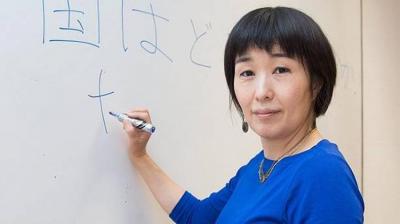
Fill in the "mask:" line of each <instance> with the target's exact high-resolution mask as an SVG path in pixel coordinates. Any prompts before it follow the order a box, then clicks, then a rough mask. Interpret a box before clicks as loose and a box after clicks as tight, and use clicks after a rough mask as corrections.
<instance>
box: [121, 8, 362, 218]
mask: <svg viewBox="0 0 400 224" xmlns="http://www.w3.org/2000/svg"><path fill="white" fill-rule="evenodd" d="M225 76H226V80H227V84H228V88H229V91H230V95H231V100H232V101H233V103H234V105H235V107H236V109H237V110H238V112H239V113H240V115H241V117H242V118H243V126H242V128H243V131H244V132H247V129H248V127H250V128H251V129H252V130H253V131H254V132H255V133H256V134H257V135H259V136H260V140H261V144H262V147H263V150H262V151H261V152H260V153H258V154H257V155H256V156H255V157H254V158H252V159H251V160H250V161H249V163H248V164H246V165H244V166H242V167H241V168H240V169H239V170H238V172H237V174H236V175H235V176H234V177H233V178H232V179H231V180H230V181H229V182H228V183H227V184H226V186H225V187H224V188H223V189H221V190H219V191H218V192H215V193H212V194H211V195H210V196H209V197H208V198H206V199H204V200H199V199H197V198H195V197H194V196H193V195H191V194H190V193H189V192H187V191H185V190H184V189H182V188H181V187H180V186H178V185H177V184H176V183H174V182H173V181H172V180H171V179H170V178H169V177H168V176H167V175H166V174H165V173H164V172H163V171H162V170H161V169H160V168H159V167H158V166H157V165H156V164H155V163H154V162H153V160H152V159H151V158H150V157H149V156H148V154H147V153H146V144H147V142H148V140H149V137H150V136H149V134H147V133H145V132H143V131H140V130H138V129H135V128H133V127H132V126H131V125H130V124H129V123H124V129H125V130H126V132H127V134H128V136H129V139H130V140H129V155H130V159H131V161H132V163H133V164H134V166H135V167H136V168H137V170H138V171H139V172H140V174H141V175H142V176H143V178H144V180H145V182H146V183H147V185H148V186H149V187H150V189H151V191H152V193H153V194H154V196H155V198H156V199H157V200H158V202H159V203H160V205H161V206H162V208H163V209H164V210H165V211H166V212H167V213H168V214H170V217H171V218H172V219H173V220H174V221H175V222H177V223H229V224H232V223H347V224H348V223H362V222H363V212H364V203H363V199H362V196H361V194H360V192H359V190H358V186H357V183H356V180H355V178H354V175H353V173H352V171H351V169H350V167H349V166H348V164H347V163H346V161H345V159H344V157H343V156H342V154H341V153H340V152H339V150H338V148H337V146H336V145H335V144H334V143H331V142H329V141H328V140H327V139H324V138H323V137H322V135H321V133H320V132H319V131H318V129H317V127H316V122H315V120H316V118H317V117H319V116H320V115H323V114H324V113H325V112H326V110H327V109H328V106H329V103H330V101H331V97H332V92H333V88H334V85H335V80H336V64H335V58H334V56H333V53H332V49H331V46H330V44H329V42H328V40H327V39H326V37H325V35H324V34H323V32H322V31H321V29H320V28H319V26H318V25H317V24H316V23H315V22H314V21H313V20H312V19H311V18H310V17H308V16H307V15H305V14H304V13H302V12H300V11H298V10H295V9H291V8H285V7H276V8H269V7H268V8H260V9H256V10H254V11H251V12H249V13H248V14H246V15H245V16H244V17H243V18H241V19H240V21H239V22H238V23H237V24H236V25H235V27H234V28H233V30H232V32H231V33H230V35H229V38H228V41H227V44H226V48H225ZM128 115H129V116H131V117H134V118H140V119H143V120H145V121H147V122H149V123H151V119H150V115H149V112H148V111H147V110H146V109H136V110H133V111H131V112H130V113H128Z"/></svg>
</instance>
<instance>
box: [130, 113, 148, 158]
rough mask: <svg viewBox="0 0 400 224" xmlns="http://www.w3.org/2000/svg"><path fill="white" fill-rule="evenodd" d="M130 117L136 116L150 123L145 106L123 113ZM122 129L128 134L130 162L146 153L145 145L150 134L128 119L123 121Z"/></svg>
mask: <svg viewBox="0 0 400 224" xmlns="http://www.w3.org/2000/svg"><path fill="white" fill-rule="evenodd" d="M125 114H126V115H127V116H129V117H131V118H136V119H140V120H143V121H145V122H146V123H149V124H151V118H150V113H149V111H148V110H147V109H146V108H135V109H133V110H131V111H129V112H128V113H125ZM124 130H125V132H126V134H127V135H128V141H129V142H128V153H129V158H130V160H131V161H132V162H134V160H135V159H138V158H141V157H143V156H144V155H146V154H147V151H146V145H147V142H148V141H149V139H150V136H151V134H150V133H148V132H146V131H143V130H141V129H139V128H136V127H134V126H132V124H131V123H129V122H128V121H124Z"/></svg>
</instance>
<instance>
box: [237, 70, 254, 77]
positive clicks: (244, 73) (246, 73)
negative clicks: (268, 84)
mask: <svg viewBox="0 0 400 224" xmlns="http://www.w3.org/2000/svg"><path fill="white" fill-rule="evenodd" d="M253 75H254V73H253V72H252V71H244V72H242V73H240V76H243V77H249V76H253Z"/></svg>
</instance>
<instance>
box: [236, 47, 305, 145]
mask: <svg viewBox="0 0 400 224" xmlns="http://www.w3.org/2000/svg"><path fill="white" fill-rule="evenodd" d="M234 88H235V93H236V97H237V99H238V102H239V104H240V106H241V108H242V110H243V113H244V117H245V120H246V121H247V122H248V123H249V126H250V127H251V128H252V129H253V131H254V132H256V133H257V134H258V135H259V136H260V137H262V138H265V139H280V138H285V137H288V136H290V135H291V134H292V133H294V132H295V131H296V130H299V128H302V127H305V125H306V126H309V125H310V124H311V123H310V122H311V120H312V119H311V118H310V116H311V113H312V108H311V106H312V93H311V89H310V79H309V75H308V74H307V73H306V70H305V68H304V67H303V65H302V63H301V62H300V61H298V60H296V59H293V58H289V57H287V55H285V54H284V53H283V52H282V51H281V50H280V49H279V46H275V47H274V48H273V49H272V52H271V54H270V53H268V52H266V51H264V50H262V49H259V48H250V49H249V50H247V52H245V53H244V54H243V55H241V56H238V57H237V58H236V60H235V79H234Z"/></svg>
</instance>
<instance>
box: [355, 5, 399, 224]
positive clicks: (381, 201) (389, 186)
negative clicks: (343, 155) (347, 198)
mask: <svg viewBox="0 0 400 224" xmlns="http://www.w3.org/2000/svg"><path fill="white" fill-rule="evenodd" d="M362 10H363V52H364V54H363V58H364V60H363V70H364V72H363V80H364V82H363V83H364V85H363V88H364V91H363V92H364V97H363V99H364V100H363V102H364V106H363V108H364V119H363V124H364V128H363V130H364V138H363V144H364V165H363V170H364V199H365V203H366V213H365V215H366V223H368V224H375V223H399V222H400V218H399V214H400V131H399V127H400V117H399V115H400V91H399V85H400V70H399V65H400V59H399V53H400V1H398V0H383V1H381V0H379V1H378V0H364V1H363V8H362Z"/></svg>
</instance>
